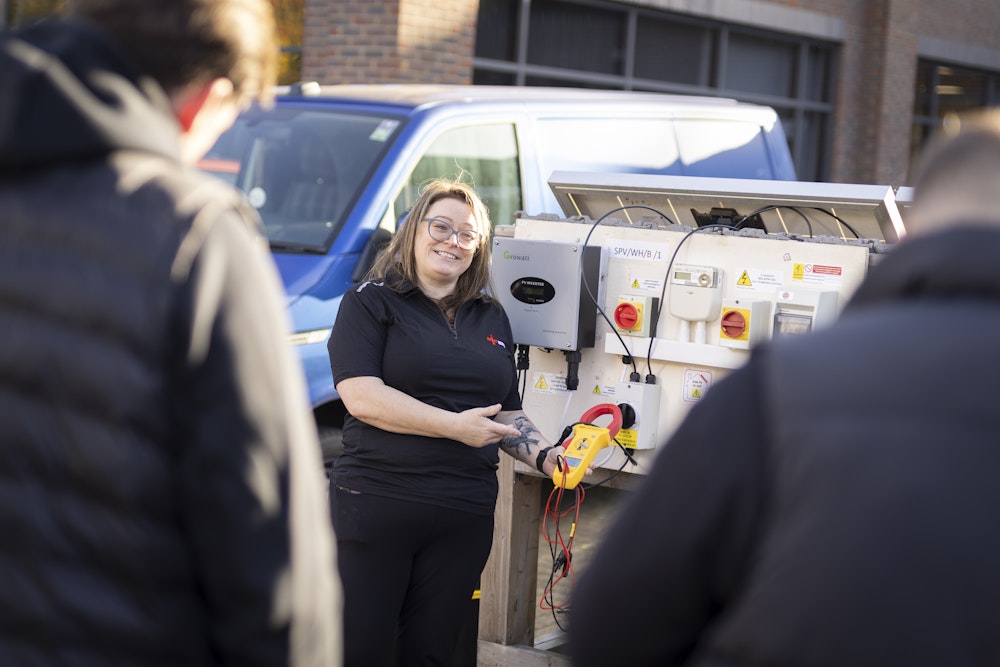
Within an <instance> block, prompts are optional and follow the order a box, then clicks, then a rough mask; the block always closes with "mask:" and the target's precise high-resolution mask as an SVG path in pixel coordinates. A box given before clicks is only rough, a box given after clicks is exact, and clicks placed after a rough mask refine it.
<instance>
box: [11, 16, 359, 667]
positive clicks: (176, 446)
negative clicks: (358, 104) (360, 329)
mask: <svg viewBox="0 0 1000 667" xmlns="http://www.w3.org/2000/svg"><path fill="white" fill-rule="evenodd" d="M277 53H278V47H277V39H276V36H275V26H274V19H273V16H272V10H271V7H270V4H269V3H268V2H267V0H67V2H66V3H65V8H64V11H63V12H62V15H61V16H58V17H54V18H51V19H48V20H46V21H43V22H40V23H38V24H35V25H33V26H29V27H27V28H24V29H23V30H20V31H17V32H7V33H3V34H2V35H0V369H2V375H0V532H2V535H3V539H2V540H0V572H2V573H3V581H4V585H3V586H0V664H4V665H50V664H59V665H88V666H96V665H132V666H141V665H185V666H190V665H209V664H232V665H241V666H244V667H246V666H252V665H315V666H317V667H319V666H322V667H329V666H330V665H338V664H340V661H341V657H340V634H341V629H340V609H339V600H340V597H339V590H340V588H339V580H338V578H337V574H336V569H335V547H334V545H333V538H332V528H331V525H330V519H329V512H328V510H327V503H326V500H325V487H324V482H323V478H322V464H321V460H320V454H319V445H318V442H317V437H316V433H315V426H314V424H313V421H312V419H311V417H310V414H309V410H308V405H307V400H306V398H305V392H304V381H303V378H302V377H301V370H300V369H299V368H298V366H297V365H296V363H295V361H294V360H293V358H292V357H291V355H290V352H289V350H288V349H287V346H286V343H285V333H286V330H287V328H286V326H285V325H286V321H285V315H284V311H283V308H282V305H281V304H282V302H283V297H282V296H281V289H280V285H279V283H278V278H277V275H276V272H275V271H274V268H273V265H272V264H270V262H269V259H268V257H267V255H266V248H265V247H264V244H263V242H262V239H261V237H260V235H259V231H258V230H259V226H260V221H259V218H258V217H257V215H256V212H255V211H254V210H253V209H252V208H250V207H248V205H247V204H245V203H244V201H243V198H242V196H241V195H240V194H239V193H238V192H237V191H235V190H234V189H232V188H231V187H230V186H228V185H225V184H223V183H222V182H221V181H218V180H215V179H213V178H211V177H209V176H206V175H203V174H201V173H200V172H198V171H196V170H195V169H194V168H193V164H194V163H195V161H196V160H197V159H198V158H199V157H200V156H201V155H202V154H203V153H204V152H205V151H206V150H207V149H208V148H210V147H211V145H212V144H213V143H214V142H215V140H216V139H217V138H218V136H219V134H220V133H221V132H223V131H224V130H225V129H226V128H228V127H229V126H230V125H231V123H232V121H233V120H234V119H235V117H236V115H237V113H238V112H239V110H240V109H241V108H242V107H244V106H246V105H247V104H249V103H251V102H252V101H254V100H257V101H262V102H267V101H268V90H269V89H270V87H271V85H272V84H273V83H274V80H275V76H276V68H277V63H276V60H277Z"/></svg>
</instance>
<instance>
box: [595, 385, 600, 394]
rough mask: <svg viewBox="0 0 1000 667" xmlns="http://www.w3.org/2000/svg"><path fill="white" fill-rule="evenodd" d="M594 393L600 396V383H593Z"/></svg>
mask: <svg viewBox="0 0 1000 667" xmlns="http://www.w3.org/2000/svg"><path fill="white" fill-rule="evenodd" d="M594 395H595V396H600V395H601V385H599V384H595V385H594Z"/></svg>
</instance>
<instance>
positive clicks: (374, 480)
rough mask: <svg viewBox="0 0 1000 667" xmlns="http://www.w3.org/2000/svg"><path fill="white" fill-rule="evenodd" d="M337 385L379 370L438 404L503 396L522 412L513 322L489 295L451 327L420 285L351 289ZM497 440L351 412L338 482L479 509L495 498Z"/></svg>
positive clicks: (339, 325)
mask: <svg viewBox="0 0 1000 667" xmlns="http://www.w3.org/2000/svg"><path fill="white" fill-rule="evenodd" d="M329 350H330V363H331V367H332V369H333V379H334V382H335V383H337V382H340V381H341V380H344V379H347V378H352V377H364V376H374V377H379V378H382V381H383V382H385V384H386V385H388V386H390V387H393V388H395V389H398V390H400V391H402V392H404V393H406V394H409V395H410V396H413V397H414V398H416V399H417V400H420V401H423V402H424V403H427V404H429V405H433V406H435V407H439V408H443V409H445V410H451V411H453V412H461V411H463V410H468V409H469V408H477V407H485V406H488V405H493V404H494V403H500V404H502V405H503V410H520V409H521V400H520V397H519V396H518V393H517V371H516V370H515V366H514V345H513V341H512V336H511V330H510V322H509V320H508V319H507V315H506V314H505V313H504V312H503V309H502V307H501V306H500V305H499V304H498V303H497V302H496V301H494V300H492V299H489V298H487V297H482V298H477V299H473V300H472V301H469V302H467V303H465V304H463V305H462V306H461V307H460V308H459V309H458V312H457V314H456V316H455V324H454V326H452V325H449V323H448V320H447V318H446V317H445V315H444V313H443V312H442V311H441V309H440V308H439V307H438V306H437V304H435V303H434V302H433V301H431V300H430V299H429V298H427V296H425V295H424V293H423V292H421V291H420V290H419V289H417V288H416V287H412V288H410V289H409V290H408V291H406V292H405V293H398V292H394V291H393V290H391V289H389V288H388V287H385V286H384V285H383V284H382V283H381V282H365V283H361V284H359V285H357V286H355V287H354V288H352V289H351V290H350V291H348V292H347V293H346V294H345V295H344V299H343V302H342V303H341V305H340V311H339V313H338V314H337V319H336V322H335V324H334V327H333V333H332V334H331V335H330V342H329ZM498 450H499V447H498V445H496V444H494V445H489V446H487V447H481V448H475V447H469V446H468V445H465V444H462V443H461V442H458V441H455V440H449V439H446V438H429V437H425V436H420V435H409V434H402V433H390V432H388V431H383V430H381V429H379V428H376V427H374V426H371V425H369V424H366V423H364V422H362V421H360V420H358V419H355V418H354V416H352V415H350V414H348V416H347V418H346V420H345V422H344V452H343V454H342V455H341V456H340V458H339V459H338V460H337V464H336V466H335V468H334V471H333V483H334V484H336V485H338V486H343V487H347V488H350V489H354V490H357V491H361V492H362V493H372V494H376V495H382V496H388V497H392V498H397V499H400V500H408V501H414V502H422V503H429V504H432V505H440V506H443V507H451V508H454V509H462V510H466V511H469V512H475V513H478V514H491V513H492V512H493V509H494V505H495V504H496V496H497V478H496V469H497V464H498V462H499V451H498Z"/></svg>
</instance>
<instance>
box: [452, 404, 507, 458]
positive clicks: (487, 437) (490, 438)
mask: <svg viewBox="0 0 1000 667" xmlns="http://www.w3.org/2000/svg"><path fill="white" fill-rule="evenodd" d="M500 407H501V406H500V404H499V403H496V404H495V405H490V406H488V407H485V408H470V409H469V410H465V411H464V412H458V413H456V415H455V416H456V418H457V421H456V424H455V434H454V435H453V436H452V437H453V439H454V440H458V441H459V442H462V443H464V444H466V445H469V446H470V447H477V448H478V447H485V446H486V445H492V444H494V443H496V442H499V441H500V440H501V439H503V438H505V437H511V436H518V435H521V432H520V431H518V430H517V428H516V427H514V426H511V425H508V424H501V423H500V422H498V421H494V420H493V419H492V417H493V416H495V415H496V414H497V413H498V412H500Z"/></svg>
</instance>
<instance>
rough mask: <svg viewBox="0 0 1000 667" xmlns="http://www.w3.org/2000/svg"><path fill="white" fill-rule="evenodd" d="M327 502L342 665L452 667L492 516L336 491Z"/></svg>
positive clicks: (484, 556)
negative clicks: (340, 602)
mask: <svg viewBox="0 0 1000 667" xmlns="http://www.w3.org/2000/svg"><path fill="white" fill-rule="evenodd" d="M330 499H331V511H332V514H333V524H334V529H335V530H336V533H337V561H338V565H339V567H340V577H341V580H342V582H343V586H344V665H345V667H369V666H370V667H386V666H387V665H392V664H396V665H451V664H452V657H453V655H454V653H455V646H456V643H457V641H458V639H459V635H460V633H461V630H462V627H463V624H464V621H465V620H466V619H465V617H466V616H467V615H468V612H469V608H470V600H471V599H472V593H473V591H474V590H475V588H476V585H477V583H478V581H479V576H480V574H481V573H482V571H483V567H484V566H485V565H486V559H487V558H488V557H489V554H490V547H491V546H492V543H493V515H492V514H491V515H478V514H471V513H469V512H462V511H458V510H452V509H446V508H442V507H436V506H434V505H427V504H423V503H414V502H406V501H401V500H394V499H392V498H384V497H380V496H373V495H371V494H367V493H365V494H359V493H353V492H350V491H346V490H344V489H340V488H337V487H333V488H331V494H330ZM394 656H395V659H394Z"/></svg>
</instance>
